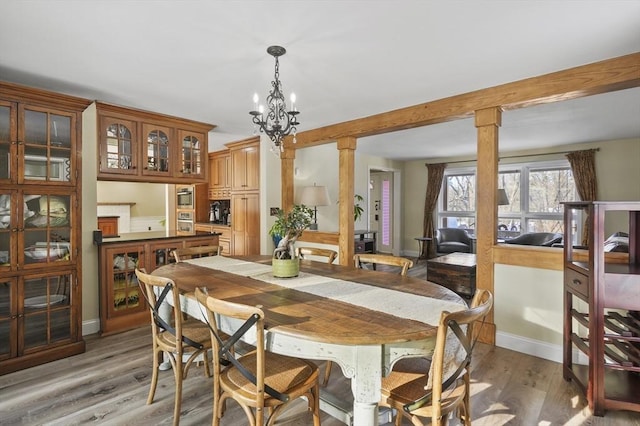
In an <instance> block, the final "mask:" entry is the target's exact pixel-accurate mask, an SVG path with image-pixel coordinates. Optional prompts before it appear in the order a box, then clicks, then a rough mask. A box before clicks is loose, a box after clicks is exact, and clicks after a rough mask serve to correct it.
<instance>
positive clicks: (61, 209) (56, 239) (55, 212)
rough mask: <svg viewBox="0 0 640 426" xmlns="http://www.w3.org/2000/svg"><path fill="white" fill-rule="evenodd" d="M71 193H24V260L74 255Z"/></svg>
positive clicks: (64, 257)
mask: <svg viewBox="0 0 640 426" xmlns="http://www.w3.org/2000/svg"><path fill="white" fill-rule="evenodd" d="M70 199H71V197H70V196H68V195H25V196H24V200H25V205H26V208H25V211H24V244H25V249H24V263H25V264H30V263H46V262H58V261H67V260H69V259H70V258H71V228H70V226H69V224H70V222H69V219H70V218H69V206H70V204H71V200H70Z"/></svg>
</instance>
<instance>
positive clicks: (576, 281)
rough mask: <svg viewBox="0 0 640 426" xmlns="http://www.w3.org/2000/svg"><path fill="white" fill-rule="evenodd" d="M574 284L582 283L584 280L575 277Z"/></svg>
mask: <svg viewBox="0 0 640 426" xmlns="http://www.w3.org/2000/svg"><path fill="white" fill-rule="evenodd" d="M573 285H582V281H580V280H579V279H577V278H574V279H573Z"/></svg>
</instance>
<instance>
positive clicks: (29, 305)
mask: <svg viewBox="0 0 640 426" xmlns="http://www.w3.org/2000/svg"><path fill="white" fill-rule="evenodd" d="M73 279H74V277H73V274H71V273H56V274H50V275H39V276H33V277H29V276H27V277H25V278H24V283H23V292H24V299H23V301H22V303H23V309H24V311H23V312H24V315H23V321H24V324H23V327H24V338H23V342H22V345H23V351H24V352H25V353H28V352H29V351H30V350H32V349H36V348H38V347H41V346H46V345H50V344H52V343H56V342H61V341H66V340H70V339H71V336H73V335H75V330H73V327H74V326H73V322H72V321H71V318H72V315H71V314H72V312H71V306H72V304H71V297H72V296H71V293H72V291H71V289H72V286H73Z"/></svg>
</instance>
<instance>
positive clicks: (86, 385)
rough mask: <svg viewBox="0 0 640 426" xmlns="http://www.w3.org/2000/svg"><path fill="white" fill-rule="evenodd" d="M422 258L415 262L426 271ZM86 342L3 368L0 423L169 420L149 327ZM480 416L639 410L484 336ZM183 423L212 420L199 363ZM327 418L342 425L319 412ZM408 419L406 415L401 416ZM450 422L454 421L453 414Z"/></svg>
mask: <svg viewBox="0 0 640 426" xmlns="http://www.w3.org/2000/svg"><path fill="white" fill-rule="evenodd" d="M423 265H425V262H424V261H421V262H420V263H419V264H418V266H417V267H414V268H413V269H412V270H411V273H412V275H415V276H418V277H424V276H425V272H426V271H425V270H424V269H422V271H420V270H419V268H424V266H423ZM86 341H87V351H86V352H85V353H84V354H80V355H77V356H74V357H70V358H66V359H63V360H59V361H54V362H51V363H48V364H44V365H41V366H37V367H33V368H30V369H27V370H23V371H18V372H15V373H11V374H7V375H3V376H0V424H1V425H85V424H98V425H160V424H171V423H172V413H173V395H174V381H173V373H172V372H171V371H164V372H161V373H160V379H159V383H158V389H157V391H156V397H155V401H154V403H153V404H151V405H146V399H147V394H148V391H149V382H150V378H151V337H150V329H149V328H148V327H144V328H140V329H137V330H133V331H129V332H126V333H121V334H117V335H113V336H109V337H105V338H100V337H97V336H88V337H87V338H86ZM472 369H473V371H472V374H471V377H472V382H473V383H472V387H471V390H472V396H471V405H472V418H473V419H474V420H473V424H474V425H479V426H485V425H491V426H493V425H538V426H551V425H570V426H586V425H594V426H614V425H615V426H618V425H620V426H622V425H625V426H627V425H630V426H640V414H639V413H632V412H628V411H610V412H607V413H606V415H605V416H604V417H594V416H591V415H590V412H589V409H588V408H587V407H586V402H585V400H584V398H583V397H581V396H579V392H578V391H577V390H576V389H575V388H574V387H573V386H572V385H571V384H570V383H567V382H565V381H564V380H563V379H562V366H561V365H560V364H558V363H554V362H551V361H546V360H543V359H540V358H536V357H532V356H528V355H524V354H521V353H518V352H513V351H510V350H507V349H502V348H496V347H490V346H488V345H483V344H478V346H477V348H476V351H475V353H474V359H473V365H472ZM328 390H329V391H331V392H334V393H337V394H339V395H340V397H341V398H344V399H348V398H350V384H349V381H348V380H346V379H345V378H344V377H342V374H341V372H340V368H338V367H337V366H334V368H333V370H332V378H331V381H330V383H329V386H328ZM304 405H305V404H303V403H299V404H295V405H293V406H292V407H291V408H290V409H289V410H288V411H287V413H286V415H284V416H283V417H281V421H280V422H279V423H278V424H280V425H287V426H293V425H296V426H297V425H301V426H302V425H308V424H311V419H310V416H308V414H307V413H304V410H303V407H304ZM180 420H181V424H182V425H205V424H210V423H211V381H210V379H208V378H205V376H204V373H203V368H202V367H194V368H193V369H192V370H191V371H190V372H189V377H188V378H187V379H186V380H185V382H184V389H183V399H182V415H181V419H180ZM322 423H323V424H324V425H326V426H339V425H342V423H341V422H340V421H338V420H337V419H334V418H333V417H331V416H329V415H328V414H326V413H323V416H322ZM222 424H223V425H245V424H247V421H246V418H245V416H244V413H243V412H242V410H241V409H240V408H239V407H238V406H237V405H235V403H232V402H230V403H229V404H228V406H227V412H226V414H225V416H224V418H223V422H222ZM405 424H408V423H407V422H406V421H405ZM451 424H452V425H457V424H458V423H457V421H456V420H453V421H452V422H451Z"/></svg>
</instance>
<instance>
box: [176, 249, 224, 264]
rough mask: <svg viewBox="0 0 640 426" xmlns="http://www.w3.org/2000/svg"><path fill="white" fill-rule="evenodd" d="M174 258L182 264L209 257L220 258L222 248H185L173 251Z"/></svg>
mask: <svg viewBox="0 0 640 426" xmlns="http://www.w3.org/2000/svg"><path fill="white" fill-rule="evenodd" d="M172 253H173V257H174V258H175V259H176V262H182V261H183V260H187V259H193V258H196V257H208V256H220V253H222V247H220V246H198V247H183V248H178V249H175V250H173V251H172Z"/></svg>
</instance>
